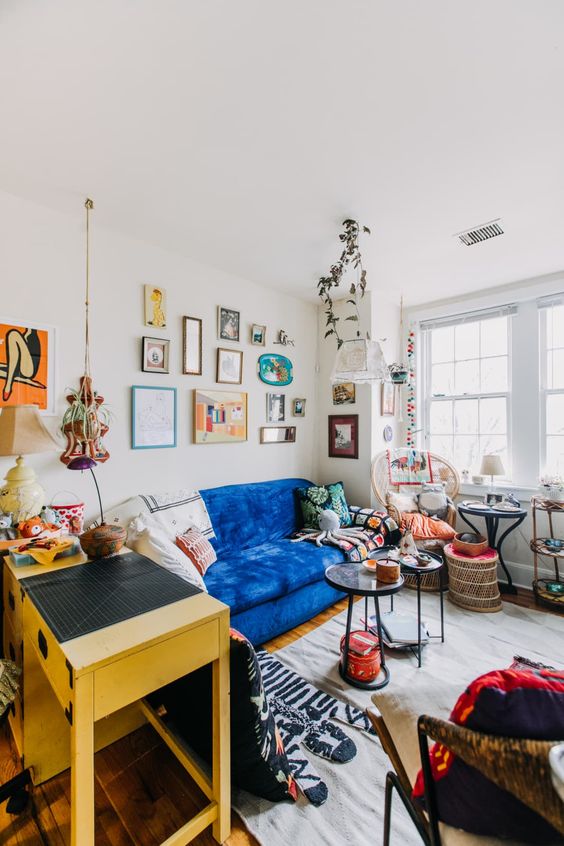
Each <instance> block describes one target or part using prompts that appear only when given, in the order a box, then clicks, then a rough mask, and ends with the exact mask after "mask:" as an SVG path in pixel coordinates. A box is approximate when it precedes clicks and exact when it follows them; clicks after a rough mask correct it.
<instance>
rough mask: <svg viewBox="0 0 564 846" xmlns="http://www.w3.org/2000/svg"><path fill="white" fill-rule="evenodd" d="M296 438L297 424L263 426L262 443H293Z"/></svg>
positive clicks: (261, 429)
mask: <svg viewBox="0 0 564 846" xmlns="http://www.w3.org/2000/svg"><path fill="white" fill-rule="evenodd" d="M295 440H296V427H295V426H261V428H260V442H261V444H293V443H294V442H295Z"/></svg>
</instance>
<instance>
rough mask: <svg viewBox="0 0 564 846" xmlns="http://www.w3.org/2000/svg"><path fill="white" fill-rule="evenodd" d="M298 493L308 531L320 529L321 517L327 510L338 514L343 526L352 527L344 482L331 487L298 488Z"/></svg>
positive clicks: (335, 483) (312, 486)
mask: <svg viewBox="0 0 564 846" xmlns="http://www.w3.org/2000/svg"><path fill="white" fill-rule="evenodd" d="M296 491H297V494H298V498H299V500H300V505H301V509H302V514H303V518H304V527H305V528H306V529H318V528H319V523H318V520H319V515H320V514H321V512H322V511H324V510H325V509H327V508H328V509H330V510H331V511H334V512H335V513H336V514H338V516H339V520H340V521H341V526H343V527H345V526H350V525H351V522H352V521H351V515H350V512H349V506H348V504H347V500H346V498H345V491H344V489H343V483H342V482H334V483H333V484H331V485H311V486H310V487H309V488H296Z"/></svg>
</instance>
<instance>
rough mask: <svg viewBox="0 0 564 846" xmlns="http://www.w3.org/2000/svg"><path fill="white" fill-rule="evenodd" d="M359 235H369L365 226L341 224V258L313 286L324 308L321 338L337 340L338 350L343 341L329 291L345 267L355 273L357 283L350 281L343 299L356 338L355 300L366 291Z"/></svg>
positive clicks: (356, 313)
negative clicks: (350, 312)
mask: <svg viewBox="0 0 564 846" xmlns="http://www.w3.org/2000/svg"><path fill="white" fill-rule="evenodd" d="M361 232H364V233H366V234H367V235H370V229H369V228H368V226H362V227H361V226H360V224H359V223H358V221H357V220H351V219H350V218H347V220H344V221H343V232H341V234H340V235H339V241H341V243H342V244H343V251H342V253H341V256H340V258H339V260H338V261H337V262H335V264H332V265H331V267H330V269H329V275H328V276H322V277H321V279H320V280H319V282H318V283H317V292H318V294H319V296H320V298H321V301H322V302H323V304H324V305H325V306H326V308H325V328H326V331H325V337H326V338H328V337H329V335H335V338H336V341H337V348H340V347H341V346H342V345H343V343H344V342H343V339H342V338H341V336H340V334H339V329H338V326H337V324H338V323H339V321H340V319H341V318H340V317H337V316H336V314H335V312H334V309H333V297H332V296H331V291H332V290H333V289H334V288H338V287H339V285H340V284H341V281H342V278H343V274H344V272H345V270H346V269H347V267H349V266H352V268H353V269H354V270H356V271H357V282H353V283H352V284H351V286H350V288H349V294H350V298H349V299H348V300H347V304H348V305H352V307H353V309H354V312H353V314H350V315H348V316H347V317H345V320H351V321H353V322H356V324H357V330H356V336H357V338H360V331H359V328H358V324H359V322H360V315H359V311H358V298H359V297H360V298H361V299H362V297H363V296H364V292H365V290H366V270H364V268H363V266H362V256H361V254H360V248H359V246H358V236H359V235H360V233H361Z"/></svg>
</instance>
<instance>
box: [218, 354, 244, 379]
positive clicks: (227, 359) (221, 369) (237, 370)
mask: <svg viewBox="0 0 564 846" xmlns="http://www.w3.org/2000/svg"><path fill="white" fill-rule="evenodd" d="M215 381H216V382H220V383H222V384H226V385H240V384H241V382H242V381H243V350H224V349H222V347H218V350H217V366H216V373H215Z"/></svg>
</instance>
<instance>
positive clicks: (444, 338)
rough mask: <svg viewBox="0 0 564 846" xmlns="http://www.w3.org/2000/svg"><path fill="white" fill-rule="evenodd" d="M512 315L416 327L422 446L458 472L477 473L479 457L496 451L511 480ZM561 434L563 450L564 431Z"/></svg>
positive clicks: (498, 313) (510, 309) (506, 311)
mask: <svg viewBox="0 0 564 846" xmlns="http://www.w3.org/2000/svg"><path fill="white" fill-rule="evenodd" d="M512 313H514V307H507V308H505V309H503V310H500V309H497V310H496V311H494V312H492V313H485V314H484V313H482V315H475V316H472V315H466V316H464V317H459V318H451V319H447V320H445V321H440V320H437V321H431V322H429V323H427V324H425V323H424V324H422V326H421V328H422V330H423V349H424V360H425V367H424V392H423V395H424V397H425V412H424V420H425V424H424V434H425V442H426V447H427V449H430V450H431V451H432V452H435V453H437V454H439V455H442V456H444V457H445V458H447V459H448V460H450V461H452V463H453V464H454V465H455V467H457V468H458V469H460V470H469V471H470V472H471V473H477V472H479V469H480V462H481V458H482V455H484V453H496V454H497V455H499V456H500V457H501V460H502V462H503V465H504V467H505V470H506V475H507V476H510V449H509V446H510V444H509V425H508V420H509V414H508V408H509V399H510V377H509V374H510V317H509V315H510V314H512ZM562 355H563V357H564V342H563V349H562ZM563 377H564V369H563ZM562 401H563V403H564V384H563V392H562ZM562 435H563V441H562V444H563V452H564V429H563V430H562Z"/></svg>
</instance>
